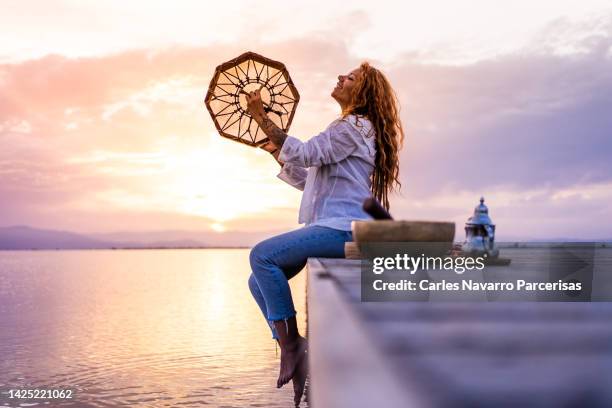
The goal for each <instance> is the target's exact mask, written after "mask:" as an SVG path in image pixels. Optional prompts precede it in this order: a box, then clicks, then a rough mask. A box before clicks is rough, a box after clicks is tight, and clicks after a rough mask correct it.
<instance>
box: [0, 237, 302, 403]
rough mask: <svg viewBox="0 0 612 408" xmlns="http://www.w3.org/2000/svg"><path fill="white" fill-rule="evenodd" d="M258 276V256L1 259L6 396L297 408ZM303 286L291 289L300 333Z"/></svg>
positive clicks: (1, 378) (87, 254)
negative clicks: (45, 394) (72, 394)
mask: <svg viewBox="0 0 612 408" xmlns="http://www.w3.org/2000/svg"><path fill="white" fill-rule="evenodd" d="M249 273H250V270H249V265H248V250H229V249H228V250H142V251H33V252H29V251H27V252H26V251H23V252H0V355H1V356H2V358H1V359H0V390H2V391H6V390H7V389H10V388H73V389H75V391H76V400H74V401H72V402H70V401H67V402H65V403H62V404H60V403H58V404H56V405H58V406H60V405H61V406H69V405H73V406H92V407H93V406H118V405H128V406H151V407H160V406H181V405H184V406H194V405H195V406H197V405H209V406H226V407H232V406H235V407H245V406H253V407H287V406H292V390H291V385H290V384H289V385H288V386H285V387H283V389H281V390H277V389H276V388H275V387H274V384H275V383H276V376H277V373H278V359H277V357H276V355H275V345H274V342H273V341H272V339H271V335H270V332H269V329H268V326H267V325H266V323H265V321H264V319H263V317H262V316H261V312H260V311H259V309H258V307H257V305H256V303H255V301H254V300H253V299H252V298H251V294H250V292H249V290H248V286H247V279H248V276H249ZM304 282H305V276H304V274H303V273H302V274H299V275H298V276H297V277H296V278H294V279H292V281H291V286H292V291H293V294H294V301H295V305H296V308H297V310H298V317H299V319H298V322H299V325H300V330H301V331H303V330H304V316H305V312H304V301H305V300H304ZM28 402H32V401H28ZM42 403H43V402H42V401H39V404H41V405H42ZM0 405H4V406H14V405H17V404H16V403H15V401H14V400H13V401H10V400H8V398H7V396H6V395H5V394H2V395H0ZM304 405H305V404H302V406H304Z"/></svg>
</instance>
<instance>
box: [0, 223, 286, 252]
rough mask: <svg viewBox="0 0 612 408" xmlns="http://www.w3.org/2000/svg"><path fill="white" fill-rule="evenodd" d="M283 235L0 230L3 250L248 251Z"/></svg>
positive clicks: (2, 228)
mask: <svg viewBox="0 0 612 408" xmlns="http://www.w3.org/2000/svg"><path fill="white" fill-rule="evenodd" d="M279 232H280V231H259V232H241V231H231V232H225V233H218V232H211V231H210V232H209V231H182V230H161V231H145V232H116V233H107V234H88V235H85V234H78V233H74V232H69V231H59V230H47V229H39V228H33V227H28V226H23V225H18V226H11V227H0V249H5V250H6V249H111V248H206V247H248V246H252V245H254V244H255V243H257V242H259V241H261V240H263V239H265V238H267V237H270V236H273V235H276V234H277V233H279Z"/></svg>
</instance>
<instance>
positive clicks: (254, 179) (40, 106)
mask: <svg viewBox="0 0 612 408" xmlns="http://www.w3.org/2000/svg"><path fill="white" fill-rule="evenodd" d="M208 3H210V4H208ZM0 4H1V6H2V13H1V14H0V26H2V30H1V31H0V226H9V225H18V224H20V225H30V226H33V227H39V228H53V229H65V230H71V231H75V232H82V233H108V232H115V231H152V230H166V229H172V230H198V231H210V232H211V234H214V233H225V234H236V242H241V241H240V239H239V236H240V234H239V233H240V232H243V231H246V232H255V231H272V230H273V231H279V230H288V229H293V228H296V227H298V224H297V211H298V207H299V200H300V194H301V192H299V191H297V190H294V189H292V187H290V186H288V185H286V184H284V183H283V182H282V181H280V180H279V179H277V178H276V174H277V172H278V168H279V167H278V165H277V164H276V163H275V162H274V161H273V160H271V158H270V156H269V155H268V154H267V153H265V152H263V151H261V150H259V149H253V148H249V147H247V146H243V145H240V144H237V143H232V142H230V141H228V140H226V139H223V138H221V137H220V136H219V135H218V134H217V132H216V130H215V128H214V125H213V122H212V120H211V118H210V116H209V114H208V112H207V111H206V109H205V108H204V105H203V98H204V95H205V92H206V89H207V87H208V84H209V82H210V79H211V77H212V75H213V72H214V68H215V66H217V65H218V64H220V63H222V62H224V61H226V60H229V59H231V58H233V57H235V56H237V55H239V54H241V53H242V52H244V51H247V50H251V51H254V52H258V53H260V54H263V55H265V56H267V57H269V58H273V59H276V60H280V61H282V62H284V63H285V65H286V66H287V68H288V70H289V72H290V74H291V76H292V78H293V81H294V83H295V85H296V87H297V88H298V90H299V92H300V95H301V101H300V104H299V106H298V110H297V113H296V116H295V118H294V122H293V125H292V127H291V131H290V132H289V133H290V134H291V135H293V136H296V137H299V138H300V139H302V140H306V139H308V138H309V137H311V136H314V135H316V134H317V133H319V132H320V131H321V130H323V129H324V128H325V127H326V126H327V124H328V123H329V122H331V121H332V120H333V119H335V118H336V117H337V115H338V113H339V112H338V108H337V105H336V103H335V102H334V100H333V99H332V98H331V97H330V96H329V94H330V92H331V90H332V89H333V87H334V86H335V83H336V81H337V78H336V77H337V75H338V74H342V73H347V72H349V71H350V70H351V69H353V68H355V67H356V66H357V65H358V64H359V62H361V61H362V60H368V61H370V62H371V63H372V64H373V65H375V66H377V67H379V68H380V69H381V70H383V71H384V72H385V73H386V74H387V75H388V77H389V79H390V80H391V82H392V84H393V86H394V87H395V89H396V91H397V93H398V95H399V98H400V102H401V104H402V120H403V122H404V125H405V128H406V141H405V146H404V149H403V151H402V154H401V179H402V182H403V188H402V192H401V194H399V195H395V196H394V197H393V199H392V201H391V211H392V213H393V214H394V215H395V217H396V218H400V219H415V220H421V219H429V220H450V221H455V222H456V223H457V226H458V233H457V234H458V235H457V238H458V239H460V238H462V237H463V230H462V227H463V223H464V222H465V220H466V219H467V218H468V217H469V216H470V215H471V212H472V209H473V207H474V206H475V205H476V204H477V203H478V199H479V197H480V196H481V195H484V196H485V198H486V202H487V204H488V205H489V207H490V214H491V216H492V218H493V221H494V222H495V223H496V224H497V226H498V227H497V228H498V231H499V239H502V240H503V239H504V238H505V239H520V238H553V237H555V238H560V237H566V238H567V237H569V238H582V239H602V238H611V237H612V227H611V225H612V222H611V220H612V206H611V205H610V203H611V202H612V160H611V158H612V5H611V4H610V2H609V1H576V0H574V1H561V0H555V1H540V0H538V1H533V0H531V1H522V0H521V1H513V2H512V3H511V5H510V3H508V2H491V1H457V2H449V1H427V2H423V1H419V2H416V1H404V2H385V1H376V2H372V1H368V2H361V1H351V2H339V1H338V2H330V1H316V2H308V4H307V5H306V4H305V2H287V1H284V2H280V1H273V2H262V1H227V2H215V3H212V2H202V1H193V2H187V1H177V2H172V3H170V2H161V1H146V2H124V1H104V2H94V1H90V2H83V1H76V0H75V1H45V2H40V1H37V2H34V1H19V2H17V1H2V2H0Z"/></svg>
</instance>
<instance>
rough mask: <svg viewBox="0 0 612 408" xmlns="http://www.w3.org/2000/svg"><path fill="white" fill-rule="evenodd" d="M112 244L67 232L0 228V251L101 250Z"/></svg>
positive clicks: (16, 227) (25, 227) (21, 227)
mask: <svg viewBox="0 0 612 408" xmlns="http://www.w3.org/2000/svg"><path fill="white" fill-rule="evenodd" d="M112 247H113V244H112V243H110V242H105V241H101V240H97V239H93V238H90V237H87V236H85V235H80V234H75V233H73V232H67V231H56V230H45V229H38V228H31V227H27V226H23V225H17V226H13V227H1V228H0V249H103V248H112Z"/></svg>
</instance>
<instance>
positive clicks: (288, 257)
mask: <svg viewBox="0 0 612 408" xmlns="http://www.w3.org/2000/svg"><path fill="white" fill-rule="evenodd" d="M331 96H332V97H333V98H334V99H335V100H336V101H337V102H338V104H339V105H340V108H341V110H342V114H341V117H340V119H338V120H336V121H334V122H332V124H330V125H329V126H328V127H327V129H325V130H324V131H323V132H322V133H320V134H319V135H317V136H315V137H313V138H311V139H310V140H308V141H307V142H301V141H300V140H298V139H296V138H294V137H291V136H288V135H287V134H285V132H283V131H282V130H281V129H279V128H278V127H277V126H276V125H275V124H274V123H273V122H272V121H271V120H270V119H269V118H268V117H267V115H266V113H265V111H264V106H263V103H262V101H261V97H260V94H259V92H258V91H256V92H251V93H249V95H247V105H248V110H249V113H250V114H251V116H252V117H253V119H254V120H255V121H257V123H258V124H259V126H260V128H261V129H262V130H263V132H264V133H265V134H266V135H267V136H268V138H269V139H270V142H269V143H268V144H267V145H265V146H264V149H266V150H267V151H269V152H270V153H272V154H273V155H274V157H275V158H276V159H277V161H278V162H279V163H281V166H282V170H281V172H280V174H279V175H278V177H279V178H280V179H282V180H283V181H285V182H287V183H288V184H290V185H292V186H293V187H295V188H297V189H299V190H303V191H304V193H303V195H302V202H301V205H300V213H299V223H305V226H304V227H302V228H300V229H297V230H295V231H291V232H287V233H285V234H281V235H278V236H276V237H272V238H270V239H267V240H265V241H262V242H260V243H259V244H257V245H256V246H255V247H254V248H253V249H252V250H251V254H250V262H251V268H252V271H253V273H252V274H251V276H250V278H249V288H250V289H251V292H252V294H253V297H254V298H255V300H256V301H257V304H258V305H259V307H260V308H261V311H262V312H263V314H264V316H265V318H266V319H267V321H268V324H269V325H270V328H271V330H272V337H273V338H274V339H276V340H277V341H278V343H279V345H280V348H281V362H280V374H279V377H278V381H277V387H282V386H283V385H284V384H286V383H287V382H289V380H291V379H292V378H293V380H294V381H293V383H294V391H295V393H296V403H299V401H300V398H301V395H302V393H303V389H304V382H305V375H306V374H305V370H306V358H305V351H306V350H307V343H306V339H304V338H303V337H301V336H300V334H299V332H298V329H297V324H296V319H295V314H296V311H295V309H294V306H293V300H292V298H291V291H290V289H289V283H288V279H291V278H292V277H293V276H295V275H296V274H297V273H298V272H300V271H301V270H302V269H303V268H304V266H305V264H306V260H307V259H308V258H309V257H324V258H342V257H344V243H345V242H347V241H351V240H352V234H351V221H353V220H358V219H368V218H369V216H368V215H367V214H366V213H365V212H364V211H363V209H362V203H363V201H364V199H366V198H367V197H369V196H370V195H374V197H376V198H377V199H378V200H379V201H380V202H381V203H382V204H383V206H384V207H385V208H387V209H388V208H389V200H388V195H389V193H390V192H391V191H392V190H393V189H394V187H395V185H397V186H398V187H399V186H400V183H399V179H398V175H399V162H398V161H399V160H398V159H399V156H398V152H399V149H400V147H401V144H402V142H403V137H404V134H403V130H402V125H401V122H400V119H399V108H398V103H397V97H396V95H395V93H394V91H393V89H392V88H391V85H390V84H389V82H388V80H387V79H386V78H385V76H384V75H383V74H382V73H381V72H380V71H379V70H377V69H376V68H374V67H372V66H371V65H369V64H368V63H363V64H361V65H360V66H359V68H357V69H355V70H353V71H351V72H350V73H349V74H348V75H339V76H338V84H337V85H336V87H335V88H334V90H333V91H332V93H331ZM294 376H295V378H294Z"/></svg>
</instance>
